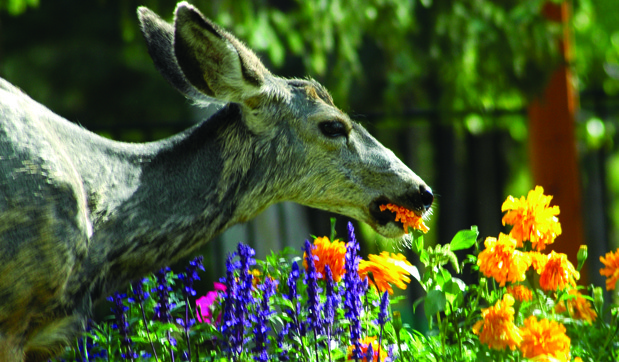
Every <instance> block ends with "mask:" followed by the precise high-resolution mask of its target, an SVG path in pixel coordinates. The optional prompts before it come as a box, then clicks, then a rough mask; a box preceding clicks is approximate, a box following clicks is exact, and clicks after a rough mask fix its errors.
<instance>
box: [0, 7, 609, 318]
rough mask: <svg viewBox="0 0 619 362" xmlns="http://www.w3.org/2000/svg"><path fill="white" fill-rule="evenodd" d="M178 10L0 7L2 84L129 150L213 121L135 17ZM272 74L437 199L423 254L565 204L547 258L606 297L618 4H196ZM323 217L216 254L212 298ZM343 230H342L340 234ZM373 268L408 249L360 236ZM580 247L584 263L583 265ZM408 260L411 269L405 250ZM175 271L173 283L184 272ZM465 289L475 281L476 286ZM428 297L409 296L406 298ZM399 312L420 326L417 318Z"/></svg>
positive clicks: (239, 235)
mask: <svg viewBox="0 0 619 362" xmlns="http://www.w3.org/2000/svg"><path fill="white" fill-rule="evenodd" d="M175 3H176V2H175V1H170V0H149V1H132V0H126V1H122V0H93V1H83V0H53V1H52V0H0V76H1V77H3V78H5V79H7V80H8V81H10V82H12V83H13V84H15V85H17V86H18V87H20V88H22V89H23V90H24V91H25V92H27V93H28V94H29V95H30V96H31V97H32V98H34V99H35V100H37V101H39V102H41V103H43V104H45V105H46V106H48V107H49V108H50V109H51V110H53V111H54V112H56V113H58V114H60V115H62V116H64V117H65V118H67V119H68V120H70V121H73V122H76V123H79V124H81V125H83V126H84V127H86V128H88V129H90V130H93V131H95V132H97V133H99V134H101V135H103V136H106V137H110V138H114V139H118V140H123V141H130V142H143V141H150V140H155V139H160V138H163V137H167V136H169V135H171V134H173V133H176V132H178V131H181V130H183V129H185V128H187V127H189V126H190V125H191V124H194V123H196V122H199V121H200V120H202V119H204V118H205V117H206V116H207V111H205V110H200V109H196V108H194V107H192V106H191V104H190V102H189V101H187V100H185V99H184V98H183V97H182V96H181V95H180V94H178V93H176V92H175V91H174V90H173V89H172V87H170V86H169V85H168V84H167V83H166V82H165V81H164V79H163V78H162V77H161V76H160V75H159V74H157V72H156V70H155V68H154V66H153V65H152V62H151V60H150V57H149V56H148V53H147V50H146V47H145V43H144V41H143V39H142V36H141V34H140V32H139V28H138V21H137V17H136V15H135V10H136V8H137V6H139V5H146V6H148V7H150V8H151V9H153V10H154V11H155V12H157V13H158V14H160V15H162V17H163V18H165V19H167V20H171V18H172V12H173V9H174V6H175ZM192 3H193V4H194V5H196V6H197V7H198V8H199V9H200V10H201V11H202V12H203V13H204V14H205V15H207V16H208V17H211V18H212V19H214V20H215V21H216V22H217V23H219V24H220V25H223V26H224V27H226V28H228V29H229V30H230V31H232V32H233V33H234V34H236V35H237V36H238V37H239V38H240V39H242V40H244V41H245V42H246V43H247V44H248V45H249V46H250V47H251V48H253V49H254V50H256V51H257V52H258V54H259V55H260V57H261V58H262V60H263V62H264V63H265V64H266V65H267V67H268V68H269V69H271V70H272V72H273V73H274V74H278V75H281V76H286V77H304V76H306V75H309V76H311V77H313V78H315V79H317V80H318V81H320V82H321V83H323V84H324V85H325V86H327V88H328V89H330V90H331V92H332V94H333V97H334V99H335V102H336V104H338V105H339V106H340V107H341V108H342V109H343V110H345V111H346V112H348V113H349V114H351V116H352V117H353V118H355V119H356V120H358V121H359V122H361V123H362V124H363V125H364V126H365V127H366V128H368V130H369V131H370V132H371V133H372V134H373V135H375V136H376V137H377V138H378V139H379V140H380V141H381V142H382V143H383V144H385V145H386V146H387V147H389V148H391V149H392V150H393V151H394V152H395V153H396V154H397V155H398V156H399V157H400V158H401V159H402V160H403V161H404V162H405V163H406V164H407V165H409V166H410V167H411V168H412V169H413V170H414V171H415V172H416V173H417V174H418V175H420V176H421V177H422V178H423V179H424V180H425V181H426V182H427V183H428V184H429V185H431V186H432V188H433V190H434V192H435V194H436V196H437V197H436V204H435V206H434V207H433V216H432V219H431V220H430V222H429V223H428V224H429V226H430V228H431V231H430V232H429V233H428V234H427V236H426V242H428V243H432V244H433V243H447V242H449V241H450V240H451V237H453V235H454V234H455V233H456V232H457V231H458V230H460V229H465V228H469V227H470V226H471V225H478V226H479V230H480V233H481V234H480V237H482V238H485V237H487V236H497V235H498V233H499V232H500V231H505V230H504V228H503V227H502V226H501V216H502V213H501V212H500V207H501V203H502V202H503V200H505V198H506V197H507V195H510V194H511V195H514V196H516V197H518V196H521V195H524V194H526V192H527V191H528V190H529V189H531V188H532V187H533V186H534V185H536V184H541V185H542V186H544V187H545V188H546V191H547V193H548V194H552V195H555V196H556V197H555V201H558V204H559V206H560V207H561V210H562V213H561V215H560V221H562V223H563V229H564V235H563V236H561V237H559V238H558V239H557V242H556V244H555V245H553V247H554V248H555V249H557V250H559V251H564V252H568V253H569V254H570V259H571V260H572V262H574V263H575V260H576V259H575V250H576V249H577V247H578V245H579V244H580V243H586V244H588V245H589V250H590V253H589V255H590V256H589V262H588V264H587V265H586V266H585V270H584V272H583V280H582V284H585V285H586V284H588V283H594V284H596V285H600V286H602V285H604V280H603V279H601V277H600V276H599V272H598V270H599V268H600V267H601V263H600V262H599V261H598V257H599V255H603V254H604V253H605V252H607V251H608V250H614V249H616V248H617V246H619V240H618V235H617V231H618V229H617V228H618V226H619V204H618V202H619V151H618V148H617V146H616V143H617V140H618V139H617V137H618V135H617V132H616V129H617V126H618V122H619V117H618V116H619V23H618V22H617V21H616V20H617V19H619V6H617V4H616V0H597V1H593V0H574V1H571V2H568V3H553V2H550V1H548V2H547V1H539V0H531V1H515V0H513V1H509V0H494V1H490V0H441V1H432V0H421V1H409V0H355V1H352V0H340V1H337V0H296V1H283V0H271V1H266V0H265V1H253V0H239V1H231V0H219V1H217V0H213V1H206V0H196V1H192ZM332 216H335V215H330V214H328V213H325V212H322V211H318V210H313V209H309V208H305V207H301V206H299V205H296V204H292V203H284V204H279V205H275V206H273V207H271V208H269V209H268V210H267V211H266V212H264V213H263V214H262V215H260V216H259V217H258V218H257V219H255V220H254V221H252V222H250V223H248V224H245V225H239V226H236V227H234V228H232V229H230V230H228V231H227V232H226V233H224V234H223V235H222V236H221V237H219V238H218V239H217V240H214V241H212V242H211V243H209V245H207V246H206V247H205V248H203V250H201V253H202V254H204V255H206V258H205V264H206V267H207V277H205V278H204V280H202V291H203V292H205V291H206V290H208V289H210V287H211V286H212V284H210V283H211V282H212V281H213V280H216V279H217V278H218V277H219V276H221V275H223V270H224V265H223V264H224V263H223V261H224V260H225V256H226V254H227V253H228V252H229V251H231V250H233V249H234V248H235V247H236V243H237V242H245V243H248V244H250V245H251V246H253V247H254V248H255V249H256V250H257V257H258V258H262V257H264V255H265V254H267V253H269V252H270V251H271V250H280V249H282V248H283V247H284V246H293V247H296V248H297V249H299V246H300V245H301V244H302V242H303V241H304V240H305V239H306V238H309V237H310V235H317V236H321V235H328V234H329V228H330V222H329V218H330V217H332ZM348 221H349V220H347V219H346V218H342V217H338V223H337V225H338V232H339V235H342V236H344V235H346V232H345V225H346V223H347V222H348ZM355 226H356V227H357V231H358V234H359V235H358V236H359V239H360V241H361V242H362V254H364V255H366V254H368V253H377V252H378V251H379V250H383V249H386V250H390V251H392V250H399V249H401V248H398V245H397V244H394V243H393V241H386V240H383V239H382V238H380V237H378V236H377V235H376V234H374V233H373V232H372V231H371V230H370V229H369V228H368V227H367V226H365V225H360V224H358V223H356V222H355ZM575 248H576V249H575ZM399 251H401V252H403V253H406V254H407V256H408V258H409V260H411V261H416V257H415V256H414V255H412V254H411V253H410V251H408V250H406V249H403V250H399ZM183 268H184V265H182V263H181V264H179V265H177V266H176V267H175V269H176V270H178V271H181V270H183ZM461 277H462V279H464V280H467V279H468V278H470V275H469V271H467V270H465V271H464V273H463V275H462V276H461ZM403 293H404V294H406V295H407V296H409V298H408V301H410V303H411V304H412V302H413V301H414V300H415V299H417V298H419V297H420V296H422V295H423V292H422V291H421V290H420V287H419V285H418V284H417V283H416V282H415V281H413V282H411V287H409V288H408V289H407V291H405V292H403ZM404 303H406V302H403V303H402V304H400V306H399V308H401V310H402V311H403V314H404V316H405V318H406V320H408V321H409V322H410V323H412V324H415V326H416V327H418V328H423V326H422V325H421V324H420V323H421V322H419V321H420V320H421V319H423V318H424V317H423V312H422V311H420V310H418V311H417V315H418V316H420V317H421V318H416V317H414V316H413V315H412V312H411V308H410V306H407V305H405V304H404Z"/></svg>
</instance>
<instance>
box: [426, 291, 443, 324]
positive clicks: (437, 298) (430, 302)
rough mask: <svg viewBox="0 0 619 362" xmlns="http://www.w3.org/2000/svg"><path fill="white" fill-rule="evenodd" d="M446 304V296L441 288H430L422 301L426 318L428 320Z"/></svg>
mask: <svg viewBox="0 0 619 362" xmlns="http://www.w3.org/2000/svg"><path fill="white" fill-rule="evenodd" d="M446 305H447V298H445V293H444V292H443V291H442V290H431V291H430V292H428V295H426V299H425V300H424V301H423V308H424V310H425V312H426V318H428V321H430V320H432V316H433V315H435V314H436V313H439V312H442V311H444V310H445V306H446Z"/></svg>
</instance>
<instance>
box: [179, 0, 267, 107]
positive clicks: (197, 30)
mask: <svg viewBox="0 0 619 362" xmlns="http://www.w3.org/2000/svg"><path fill="white" fill-rule="evenodd" d="M174 55H175V56H176V60H177V62H178V65H179V66H180V68H181V70H182V72H183V74H184V75H185V78H186V79H187V80H188V81H189V82H190V83H191V84H192V85H193V86H194V87H196V88H197V89H198V90H200V91H201V92H203V93H204V94H206V95H208V96H211V97H214V98H217V99H220V100H223V101H226V102H239V103H240V102H242V101H244V100H245V99H248V98H250V97H252V96H255V95H257V94H258V93H259V92H260V88H261V87H262V85H263V84H264V82H265V77H267V76H269V75H270V73H269V71H268V70H267V69H266V68H265V67H264V65H262V62H260V60H259V59H258V57H257V56H256V55H255V54H254V53H253V52H252V51H251V50H249V49H248V48H247V47H245V46H244V45H243V44H242V43H241V42H240V41H239V40H238V39H236V38H235V37H234V36H232V35H231V34H229V33H228V32H226V31H225V30H223V29H221V28H220V27H219V26H217V25H216V24H214V23H212V22H211V21H209V20H208V19H206V18H205V17H204V16H203V15H202V14H201V13H200V12H199V11H198V10H197V9H196V8H194V7H193V6H192V5H190V4H188V3H186V2H181V3H179V4H178V5H177V7H176V11H175V15H174Z"/></svg>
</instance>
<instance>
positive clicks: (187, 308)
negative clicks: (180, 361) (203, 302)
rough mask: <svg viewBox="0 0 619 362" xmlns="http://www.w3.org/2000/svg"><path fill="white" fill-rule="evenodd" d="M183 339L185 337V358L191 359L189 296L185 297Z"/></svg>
mask: <svg viewBox="0 0 619 362" xmlns="http://www.w3.org/2000/svg"><path fill="white" fill-rule="evenodd" d="M185 339H187V358H188V359H189V361H191V342H190V341H189V297H185Z"/></svg>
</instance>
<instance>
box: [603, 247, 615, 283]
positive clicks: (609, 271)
mask: <svg viewBox="0 0 619 362" xmlns="http://www.w3.org/2000/svg"><path fill="white" fill-rule="evenodd" d="M600 261H601V262H602V264H604V268H602V269H600V274H602V275H603V276H605V277H606V290H614V289H615V286H616V285H617V280H619V249H617V250H616V251H614V252H613V251H611V252H608V253H606V255H605V256H600Z"/></svg>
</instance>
